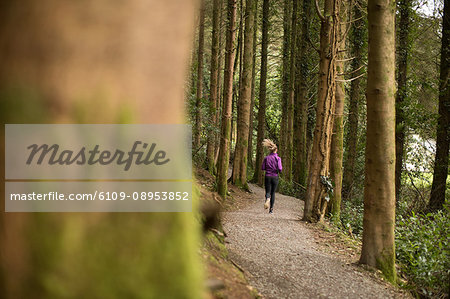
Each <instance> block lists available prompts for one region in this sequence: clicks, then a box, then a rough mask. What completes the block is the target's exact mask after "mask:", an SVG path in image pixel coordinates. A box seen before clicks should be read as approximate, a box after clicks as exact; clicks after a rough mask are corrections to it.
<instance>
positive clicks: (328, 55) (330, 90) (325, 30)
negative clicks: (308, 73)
mask: <svg viewBox="0 0 450 299" xmlns="http://www.w3.org/2000/svg"><path fill="white" fill-rule="evenodd" d="M339 2H340V1H339V0H325V2H324V14H323V15H322V13H321V12H320V9H319V7H318V4H317V1H316V9H317V13H318V15H319V17H320V19H321V27H320V49H319V52H320V53H319V55H320V63H319V87H318V95H317V107H316V126H315V129H314V140H313V148H312V153H311V155H312V157H311V158H310V159H309V161H310V162H309V163H310V167H309V174H308V184H307V187H306V200H305V211H304V215H303V219H304V220H306V221H320V220H322V219H323V216H324V214H325V210H326V207H327V200H326V199H327V189H326V183H325V181H326V180H327V179H328V169H329V160H330V144H331V135H332V130H333V112H334V106H335V83H336V81H335V79H336V55H337V53H336V52H337V31H338V28H337V24H338V22H337V16H338V14H339V5H340V4H339Z"/></svg>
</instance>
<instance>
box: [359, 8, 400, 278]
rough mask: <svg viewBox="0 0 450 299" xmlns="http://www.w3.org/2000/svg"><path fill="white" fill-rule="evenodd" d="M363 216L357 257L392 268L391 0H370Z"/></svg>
mask: <svg viewBox="0 0 450 299" xmlns="http://www.w3.org/2000/svg"><path fill="white" fill-rule="evenodd" d="M368 19H369V64H368V78H367V133H366V136H367V137H366V139H367V143H366V162H365V165H366V168H365V181H364V221H363V239H362V243H363V244H362V251H361V258H360V262H361V263H363V264H368V265H370V266H373V267H376V268H378V269H380V270H381V271H382V272H383V274H384V275H385V277H386V279H387V280H389V281H391V282H394V281H395V280H396V272H395V243H394V225H395V181H394V180H395V25H394V22H395V1H393V0H369V3H368Z"/></svg>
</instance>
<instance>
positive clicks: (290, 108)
mask: <svg viewBox="0 0 450 299" xmlns="http://www.w3.org/2000/svg"><path fill="white" fill-rule="evenodd" d="M297 6H298V0H293V6H292V17H291V40H290V54H289V57H290V59H289V60H290V63H289V64H290V65H289V67H290V69H289V87H288V98H287V118H286V121H287V123H286V132H285V136H286V145H285V155H284V163H283V164H284V165H283V167H284V169H283V176H284V179H285V180H286V181H288V182H289V181H291V180H292V156H293V154H292V152H293V148H292V146H293V144H292V143H293V134H294V130H293V126H294V92H295V62H296V49H297V10H298V8H297Z"/></svg>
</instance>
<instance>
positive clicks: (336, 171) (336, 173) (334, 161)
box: [330, 3, 350, 224]
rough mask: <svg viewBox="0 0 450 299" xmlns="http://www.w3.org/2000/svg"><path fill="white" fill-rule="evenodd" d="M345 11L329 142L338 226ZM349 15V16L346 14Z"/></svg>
mask: <svg viewBox="0 0 450 299" xmlns="http://www.w3.org/2000/svg"><path fill="white" fill-rule="evenodd" d="M347 9H350V7H349V6H348V5H347V3H343V4H342V6H341V10H340V11H341V13H340V21H342V22H339V32H340V34H339V48H338V51H339V53H338V61H337V62H336V78H337V79H338V80H340V82H336V106H335V108H334V124H333V126H334V128H333V137H332V141H331V157H330V173H331V180H332V182H333V183H334V190H333V196H332V197H331V219H332V221H334V222H335V223H336V224H340V222H341V220H340V214H341V199H342V160H343V156H344V106H345V86H344V73H345V66H344V59H345V55H344V51H345V42H346V36H345V35H346V32H347V30H346V29H347V28H346V26H345V25H344V22H345V23H346V22H347V17H346V16H347V13H346V12H347ZM348 15H349V14H348Z"/></svg>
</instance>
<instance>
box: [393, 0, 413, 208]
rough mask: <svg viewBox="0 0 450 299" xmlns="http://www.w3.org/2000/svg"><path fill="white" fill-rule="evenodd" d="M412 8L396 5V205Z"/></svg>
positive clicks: (405, 0)
mask: <svg viewBox="0 0 450 299" xmlns="http://www.w3.org/2000/svg"><path fill="white" fill-rule="evenodd" d="M411 6H412V0H401V1H400V2H399V4H398V10H399V11H400V21H399V31H400V32H399V40H398V47H397V53H398V54H397V55H398V56H397V57H398V69H397V72H398V76H397V88H398V90H397V96H396V98H395V106H396V107H395V201H396V203H398V201H399V197H400V192H401V184H402V166H403V155H404V145H405V131H406V129H405V125H406V124H405V116H404V106H405V103H404V102H405V99H406V92H407V86H406V83H407V82H406V80H407V73H408V54H409V40H408V35H409V23H410V20H409V19H410V17H409V11H410V9H411Z"/></svg>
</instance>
